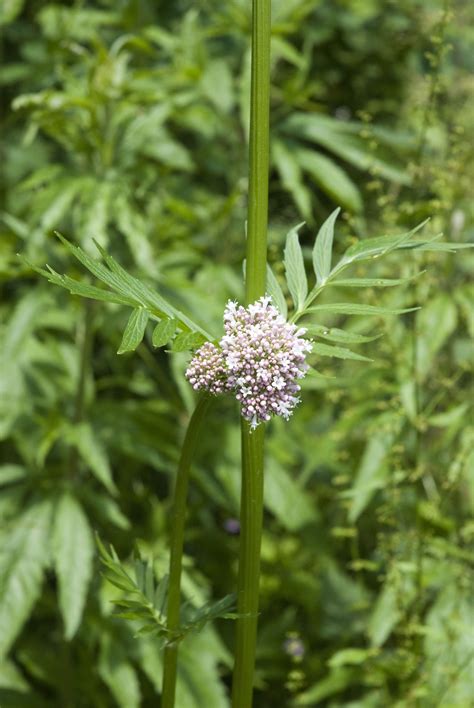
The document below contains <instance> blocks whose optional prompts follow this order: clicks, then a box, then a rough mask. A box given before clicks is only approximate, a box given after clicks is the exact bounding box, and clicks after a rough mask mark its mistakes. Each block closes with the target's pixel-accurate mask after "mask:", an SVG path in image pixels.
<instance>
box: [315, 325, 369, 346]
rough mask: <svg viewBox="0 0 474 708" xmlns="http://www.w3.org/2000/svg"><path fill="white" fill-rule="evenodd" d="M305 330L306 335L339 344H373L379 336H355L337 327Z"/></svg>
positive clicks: (318, 326) (317, 326)
mask: <svg viewBox="0 0 474 708" xmlns="http://www.w3.org/2000/svg"><path fill="white" fill-rule="evenodd" d="M305 329H306V330H307V333H308V334H311V335H314V336H316V337H321V338H322V339H327V340H329V341H330V342H340V343H341V344H363V343H365V342H373V341H374V339H379V337H381V336H382V335H381V334H375V335H372V336H371V337H368V336H366V335H364V334H356V333H355V332H348V331H347V330H345V329H338V328H337V327H331V328H328V327H323V325H314V324H310V325H305Z"/></svg>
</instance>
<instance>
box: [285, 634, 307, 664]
mask: <svg viewBox="0 0 474 708" xmlns="http://www.w3.org/2000/svg"><path fill="white" fill-rule="evenodd" d="M283 649H284V650H285V652H286V653H287V654H288V656H291V658H292V659H295V660H297V661H298V660H299V661H301V659H303V657H304V654H305V648H304V644H303V642H302V640H301V639H300V638H299V637H298V635H297V634H295V633H293V632H292V633H291V634H289V636H288V638H287V639H285V641H284V642H283Z"/></svg>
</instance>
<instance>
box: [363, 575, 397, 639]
mask: <svg viewBox="0 0 474 708" xmlns="http://www.w3.org/2000/svg"><path fill="white" fill-rule="evenodd" d="M401 616H402V611H401V608H400V601H399V598H398V597H397V591H396V588H395V586H394V585H393V584H389V583H387V584H386V585H385V586H384V588H383V590H382V592H381V593H380V595H379V596H378V598H377V601H376V603H375V606H374V608H373V610H372V614H371V616H370V619H369V623H368V626H367V633H368V635H369V638H370V641H371V644H372V646H374V647H380V646H382V644H384V642H385V641H386V640H387V639H388V637H389V636H390V634H391V632H392V630H393V628H394V627H395V625H396V624H397V622H398V621H399V620H400V618H401Z"/></svg>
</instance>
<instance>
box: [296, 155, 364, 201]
mask: <svg viewBox="0 0 474 708" xmlns="http://www.w3.org/2000/svg"><path fill="white" fill-rule="evenodd" d="M294 156H295V159H296V160H297V162H298V164H299V165H300V167H301V168H302V169H303V170H305V172H307V173H308V174H309V175H310V177H312V179H313V180H314V181H315V182H316V184H318V185H319V186H320V187H321V189H322V190H323V192H325V193H326V194H327V195H329V196H330V197H331V198H332V199H334V201H335V202H336V204H341V205H342V206H343V207H345V208H346V209H350V210H351V211H354V212H356V213H358V212H360V211H362V197H361V194H360V191H359V189H358V187H357V185H356V184H355V183H354V182H353V181H352V180H351V179H350V177H349V176H348V174H347V172H344V170H343V169H341V168H340V167H339V165H337V164H336V163H335V162H334V160H331V159H330V158H329V157H327V156H326V155H321V154H320V153H318V152H316V151H315V150H307V149H305V148H296V150H295V151H294Z"/></svg>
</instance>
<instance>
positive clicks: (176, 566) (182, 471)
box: [161, 395, 211, 708]
mask: <svg viewBox="0 0 474 708" xmlns="http://www.w3.org/2000/svg"><path fill="white" fill-rule="evenodd" d="M210 403H211V398H210V397H209V396H207V395H204V396H202V397H201V398H200V399H199V401H198V403H197V405H196V408H195V409H194V413H193V414H192V416H191V419H190V421H189V425H188V429H187V431H186V435H185V438H184V441H183V446H182V448H181V456H180V459H179V463H178V470H177V476H176V485H175V489H174V500H173V516H172V532H171V548H170V572H169V586H168V612H167V622H166V625H167V628H168V630H169V631H170V632H171V633H173V632H174V631H175V630H176V629H178V627H179V619H180V618H179V612H180V606H181V589H180V585H181V566H182V560H183V544H184V523H185V518H186V500H187V495H188V482H189V472H190V468H191V462H192V460H193V457H194V454H195V450H196V447H197V443H198V441H199V434H200V430H201V425H202V423H203V420H204V416H205V414H206V411H207V409H208V407H209V405H210ZM177 663H178V643H177V642H171V643H170V644H169V645H167V646H166V648H165V655H164V663H163V691H162V696H161V707H162V708H173V706H174V701H175V693H176V674H177Z"/></svg>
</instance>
